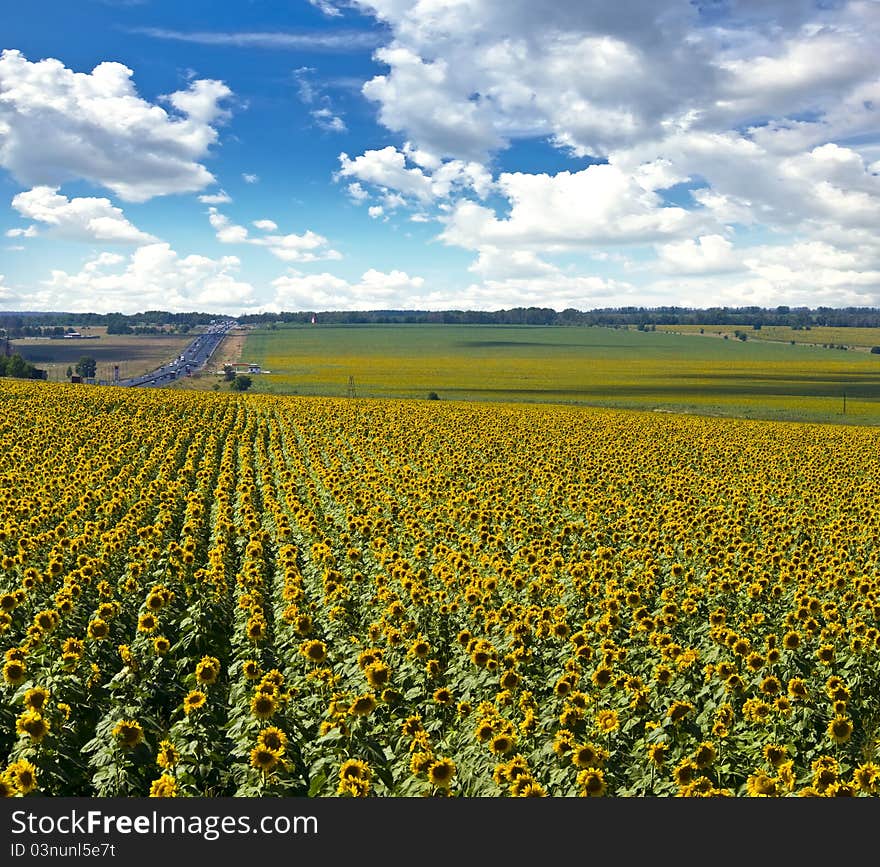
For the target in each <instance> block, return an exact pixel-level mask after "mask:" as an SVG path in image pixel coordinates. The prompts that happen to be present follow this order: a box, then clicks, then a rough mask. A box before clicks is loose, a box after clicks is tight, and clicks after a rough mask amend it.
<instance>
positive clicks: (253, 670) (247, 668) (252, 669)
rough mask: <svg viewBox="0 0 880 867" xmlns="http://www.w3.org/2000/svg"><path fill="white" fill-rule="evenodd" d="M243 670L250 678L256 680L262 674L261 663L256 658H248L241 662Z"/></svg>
mask: <svg viewBox="0 0 880 867" xmlns="http://www.w3.org/2000/svg"><path fill="white" fill-rule="evenodd" d="M241 671H242V674H244V676H245V677H246V678H247V679H248V680H256V679H257V678H258V677H259V676H260V664H259V663H258V662H257V661H256V660H253V659H246V660H245V661H244V662H243V663H242V664H241Z"/></svg>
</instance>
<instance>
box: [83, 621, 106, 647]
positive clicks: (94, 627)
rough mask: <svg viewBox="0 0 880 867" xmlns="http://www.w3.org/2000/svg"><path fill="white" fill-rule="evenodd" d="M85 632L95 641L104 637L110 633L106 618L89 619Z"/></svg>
mask: <svg viewBox="0 0 880 867" xmlns="http://www.w3.org/2000/svg"><path fill="white" fill-rule="evenodd" d="M86 632H87V634H88V636H89V638H92V639H94V640H95V641H100V640H101V639H102V638H106V637H107V636H108V635H109V634H110V627H109V626H108V625H107V621H106V620H102V619H101V618H100V617H96V618H95V619H94V620H90V621H89V625H88V629H87V630H86Z"/></svg>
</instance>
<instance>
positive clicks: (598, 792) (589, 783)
mask: <svg viewBox="0 0 880 867" xmlns="http://www.w3.org/2000/svg"><path fill="white" fill-rule="evenodd" d="M577 784H578V788H579V789H580V793H581V795H582V796H583V797H586V798H601V797H602V795H604V794H605V790H606V788H607V784H606V782H605V772H604V771H603V770H602V769H601V768H587V769H586V770H584V771H581V772H580V773H579V774H578V775H577Z"/></svg>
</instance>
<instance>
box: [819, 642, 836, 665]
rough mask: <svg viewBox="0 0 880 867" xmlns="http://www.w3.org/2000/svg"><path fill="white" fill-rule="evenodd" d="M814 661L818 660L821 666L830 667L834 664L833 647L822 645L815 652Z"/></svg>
mask: <svg viewBox="0 0 880 867" xmlns="http://www.w3.org/2000/svg"><path fill="white" fill-rule="evenodd" d="M816 659H818V660H819V662H820V663H822V665H831V663H832V662H834V645H833V644H823V645H822V646H821V647H820V648H819V649H818V650H817V651H816Z"/></svg>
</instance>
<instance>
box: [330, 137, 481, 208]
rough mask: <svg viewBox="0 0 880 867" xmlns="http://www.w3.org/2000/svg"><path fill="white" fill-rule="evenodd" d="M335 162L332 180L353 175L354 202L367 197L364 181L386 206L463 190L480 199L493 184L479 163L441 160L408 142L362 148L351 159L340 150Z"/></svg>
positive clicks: (350, 188)
mask: <svg viewBox="0 0 880 867" xmlns="http://www.w3.org/2000/svg"><path fill="white" fill-rule="evenodd" d="M339 164H340V168H339V171H338V172H336V174H335V175H334V178H335V180H337V181H338V180H340V179H341V178H357V180H356V181H354V182H353V183H350V184H349V185H348V193H349V195H350V196H351V197H352V199H354V200H355V201H356V202H358V203H360V202H362V201H365V200H366V199H368V198H369V197H370V191H369V190H367V189H366V188H365V187H364V186H363V185H364V184H368V185H369V186H370V187H371V188H373V191H374V193H375V194H376V195H379V196H380V197H381V198H382V200H383V204H384V205H385V207H386V208H389V209H394V208H397V207H401V206H403V205H406V204H407V203H408V202H410V203H412V204H414V205H418V206H425V205H429V204H437V203H438V202H440V201H441V200H443V199H448V198H450V197H456V196H460V195H465V194H467V193H473V194H476V196H477V197H478V198H480V199H484V198H485V197H486V196H487V195H488V194H489V193H490V192H491V190H492V188H493V182H492V176H491V174H490V173H489V172H488V171H487V170H486V169H485V168H484V167H483V166H481V165H480V164H479V163H476V162H465V161H463V160H447V161H445V162H444V161H442V160H440V159H436V158H433V157H432V155H431V154H428V153H427V152H425V151H420V150H417V149H415V148H412V147H411V146H410V144H409V143H408V142H407V143H405V144H404V147H403V149H402V150H398V149H397V148H395V147H393V146H392V145H389V146H388V147H384V148H381V149H379V150H368V151H365V152H364V153H362V154H360V155H359V156H357V157H355V158H354V159H352V158H351V157H349V155H348V154H347V153H341V154H340V155H339Z"/></svg>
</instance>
